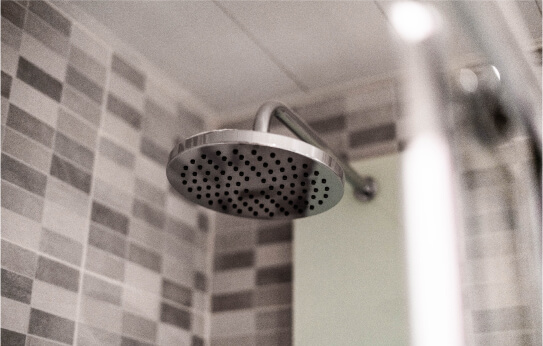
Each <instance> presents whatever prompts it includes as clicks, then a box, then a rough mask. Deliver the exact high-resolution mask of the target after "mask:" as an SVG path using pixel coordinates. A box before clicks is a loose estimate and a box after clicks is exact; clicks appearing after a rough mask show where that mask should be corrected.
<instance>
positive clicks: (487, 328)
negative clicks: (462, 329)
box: [472, 306, 532, 333]
mask: <svg viewBox="0 0 543 346" xmlns="http://www.w3.org/2000/svg"><path fill="white" fill-rule="evenodd" d="M472 319H473V330H474V331H475V332H476V333H482V332H495V331H503V330H517V329H529V328H531V325H532V321H531V311H530V308H529V307H528V306H513V307H507V308H501V309H493V310H479V311H473V312H472Z"/></svg>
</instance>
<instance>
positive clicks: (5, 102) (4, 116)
mask: <svg viewBox="0 0 543 346" xmlns="http://www.w3.org/2000/svg"><path fill="white" fill-rule="evenodd" d="M1 106H2V128H4V127H5V126H4V125H6V122H7V120H8V113H9V101H8V99H6V98H5V97H3V96H2V102H1Z"/></svg>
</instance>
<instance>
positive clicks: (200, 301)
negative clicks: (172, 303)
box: [192, 291, 208, 311]
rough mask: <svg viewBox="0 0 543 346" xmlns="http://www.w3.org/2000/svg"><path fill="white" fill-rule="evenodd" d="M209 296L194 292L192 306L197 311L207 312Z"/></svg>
mask: <svg viewBox="0 0 543 346" xmlns="http://www.w3.org/2000/svg"><path fill="white" fill-rule="evenodd" d="M207 298H208V295H207V294H204V293H202V292H200V291H194V292H192V306H193V308H194V309H195V310H196V311H207V304H208V302H207V301H208V299H207Z"/></svg>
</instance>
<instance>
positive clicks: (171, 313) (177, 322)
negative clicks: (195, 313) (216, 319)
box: [160, 303, 191, 330]
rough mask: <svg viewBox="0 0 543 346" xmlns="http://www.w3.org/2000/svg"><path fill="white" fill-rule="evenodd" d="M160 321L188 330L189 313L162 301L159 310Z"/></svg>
mask: <svg viewBox="0 0 543 346" xmlns="http://www.w3.org/2000/svg"><path fill="white" fill-rule="evenodd" d="M160 321H161V322H164V323H168V324H172V325H174V326H177V327H179V328H182V329H185V330H190V327H191V314H190V312H188V311H185V310H181V309H178V308H176V307H174V306H172V305H169V304H166V303H162V305H161V310H160Z"/></svg>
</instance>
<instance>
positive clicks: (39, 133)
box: [6, 104, 55, 147]
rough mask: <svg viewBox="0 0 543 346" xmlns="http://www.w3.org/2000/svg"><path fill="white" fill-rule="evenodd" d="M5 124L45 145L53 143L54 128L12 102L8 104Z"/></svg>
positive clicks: (48, 145) (49, 145)
mask: <svg viewBox="0 0 543 346" xmlns="http://www.w3.org/2000/svg"><path fill="white" fill-rule="evenodd" d="M6 124H7V126H8V127H10V128H12V129H14V130H16V131H18V132H20V133H22V134H25V135H27V136H28V137H30V138H32V139H33V140H35V141H37V142H39V143H41V144H43V145H45V146H47V147H52V145H53V136H54V134H55V130H54V129H53V128H52V127H50V126H49V125H47V124H45V123H43V122H41V121H40V120H38V119H36V118H35V117H33V116H32V115H30V114H28V113H27V112H25V111H23V110H22V109H20V108H19V107H17V106H15V105H13V104H10V105H9V112H8V119H7V121H6Z"/></svg>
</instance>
